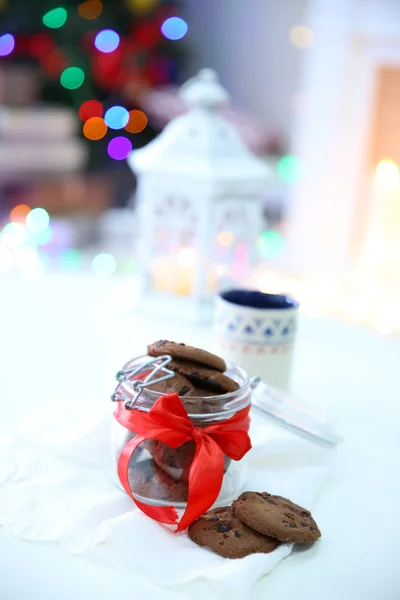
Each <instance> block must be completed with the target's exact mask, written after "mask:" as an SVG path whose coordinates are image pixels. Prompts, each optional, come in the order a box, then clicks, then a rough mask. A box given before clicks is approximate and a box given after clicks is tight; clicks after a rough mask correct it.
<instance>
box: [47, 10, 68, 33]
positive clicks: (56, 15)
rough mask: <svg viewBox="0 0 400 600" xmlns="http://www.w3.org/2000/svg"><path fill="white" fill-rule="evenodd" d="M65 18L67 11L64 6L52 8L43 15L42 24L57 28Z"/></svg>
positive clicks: (62, 23)
mask: <svg viewBox="0 0 400 600" xmlns="http://www.w3.org/2000/svg"><path fill="white" fill-rule="evenodd" d="M66 20H67V11H66V10H65V8H62V7H59V8H53V10H49V12H47V13H46V14H45V15H43V19H42V21H43V25H46V27H50V29H58V28H59V27H62V26H63V25H64V23H65V21H66Z"/></svg>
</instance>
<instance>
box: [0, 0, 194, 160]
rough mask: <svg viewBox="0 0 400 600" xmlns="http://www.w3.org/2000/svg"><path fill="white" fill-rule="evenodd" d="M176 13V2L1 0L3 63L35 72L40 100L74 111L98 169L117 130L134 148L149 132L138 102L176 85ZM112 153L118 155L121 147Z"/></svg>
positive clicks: (180, 51)
mask: <svg viewBox="0 0 400 600" xmlns="http://www.w3.org/2000/svg"><path fill="white" fill-rule="evenodd" d="M180 9H181V0H168V1H164V0H103V1H101V0H85V1H84V2H79V1H73V0H60V3H58V2H55V1H54V0H0V11H1V12H0V57H1V63H0V64H1V66H2V67H3V68H6V69H7V68H8V67H11V65H13V64H15V63H22V64H31V65H36V66H38V67H39V68H40V77H41V92H40V95H39V98H38V100H41V101H44V102H46V103H52V104H63V105H69V106H71V107H72V108H73V110H74V111H76V113H77V114H78V115H79V117H80V118H81V120H82V121H83V122H84V126H83V134H84V136H85V137H86V138H88V139H89V140H93V141H92V142H91V143H90V149H91V155H92V156H91V163H92V165H96V166H97V167H98V166H99V163H101V162H102V158H101V157H104V156H106V154H105V152H104V148H105V145H106V146H107V147H108V149H110V142H112V141H113V139H114V138H115V136H116V135H117V136H119V135H120V134H119V133H118V132H117V131H116V130H122V132H123V136H124V138H125V139H128V140H129V143H130V144H132V143H133V145H134V146H135V147H139V146H141V145H143V144H144V143H146V142H147V141H149V140H150V139H151V138H152V136H153V135H154V132H153V131H152V129H151V128H150V127H148V126H147V127H146V124H147V119H146V116H145V115H144V114H143V113H142V112H141V111H140V107H141V98H142V97H143V95H144V94H146V91H148V90H149V89H151V88H153V87H155V86H158V85H162V84H174V83H179V81H180V73H181V68H182V64H183V61H184V59H185V53H186V50H185V47H184V42H182V41H181V40H182V38H184V36H185V34H186V31H187V25H186V23H185V21H184V20H183V19H182V18H181V16H180ZM110 109H111V110H110ZM138 109H139V110H138ZM98 140H101V142H99V141H98ZM129 143H125V150H124V149H123V148H122V147H121V150H120V154H121V152H122V153H124V152H126V149H127V148H129ZM114 146H116V145H115V144H114ZM109 155H110V156H111V157H112V158H118V148H116V150H115V152H114V156H113V152H110V151H109Z"/></svg>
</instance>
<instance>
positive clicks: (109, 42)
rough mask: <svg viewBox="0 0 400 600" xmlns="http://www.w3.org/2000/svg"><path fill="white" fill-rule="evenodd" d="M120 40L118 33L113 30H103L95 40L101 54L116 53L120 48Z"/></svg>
mask: <svg viewBox="0 0 400 600" xmlns="http://www.w3.org/2000/svg"><path fill="white" fill-rule="evenodd" d="M119 42H120V38H119V35H118V33H117V32H116V31H114V30H113V29H103V31H99V33H98V34H97V35H96V37H95V40H94V45H95V46H96V48H97V50H100V52H105V53H106V54H108V53H109V52H114V50H116V49H117V48H118V46H119Z"/></svg>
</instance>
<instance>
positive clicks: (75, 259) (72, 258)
mask: <svg viewBox="0 0 400 600" xmlns="http://www.w3.org/2000/svg"><path fill="white" fill-rule="evenodd" d="M59 262H60V265H61V267H63V268H64V269H66V270H67V271H75V270H76V269H78V268H79V267H80V266H81V263H82V256H81V253H80V252H79V250H77V249H76V248H67V249H66V250H63V252H61V253H60V255H59Z"/></svg>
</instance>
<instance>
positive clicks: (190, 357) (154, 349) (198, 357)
mask: <svg viewBox="0 0 400 600" xmlns="http://www.w3.org/2000/svg"><path fill="white" fill-rule="evenodd" d="M147 353H148V355H149V356H162V355H163V354H168V355H169V356H172V358H175V359H177V360H186V361H189V362H193V363H195V364H199V365H203V366H204V367H208V368H210V369H215V370H216V371H221V373H222V372H223V371H225V370H226V364H225V361H224V360H223V359H222V358H221V357H220V356H216V355H215V354H212V353H211V352H207V351H206V350H200V348H194V347H193V346H186V344H177V343H176V342H169V341H168V340H159V341H158V342H154V343H153V344H149V345H148V346H147Z"/></svg>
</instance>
